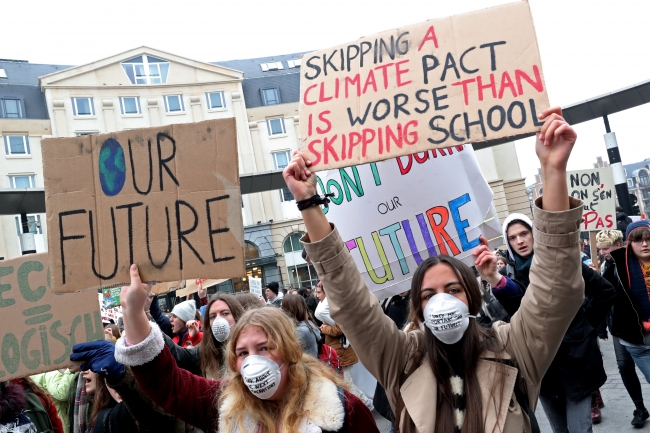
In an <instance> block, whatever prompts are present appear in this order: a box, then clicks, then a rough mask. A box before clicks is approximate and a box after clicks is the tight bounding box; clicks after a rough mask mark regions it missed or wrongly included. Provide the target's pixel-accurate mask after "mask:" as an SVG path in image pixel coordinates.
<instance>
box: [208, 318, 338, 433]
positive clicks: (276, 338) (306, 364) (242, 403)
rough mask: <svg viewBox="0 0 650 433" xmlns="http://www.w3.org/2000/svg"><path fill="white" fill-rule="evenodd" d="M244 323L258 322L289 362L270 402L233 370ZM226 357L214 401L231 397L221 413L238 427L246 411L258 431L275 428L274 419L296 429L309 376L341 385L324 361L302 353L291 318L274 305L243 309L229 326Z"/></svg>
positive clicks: (302, 414)
mask: <svg viewBox="0 0 650 433" xmlns="http://www.w3.org/2000/svg"><path fill="white" fill-rule="evenodd" d="M247 326H259V327H260V328H261V329H262V330H263V331H264V333H265V334H266V337H267V338H268V341H269V346H270V347H276V348H277V350H278V352H279V353H280V357H281V358H282V360H283V361H284V362H285V363H287V364H288V366H289V368H288V377H287V379H288V380H289V382H288V383H287V387H286V393H285V395H284V397H283V398H282V399H281V400H280V401H277V402H271V401H267V400H261V399H259V398H257V397H256V396H254V395H253V393H251V392H250V391H249V390H248V388H247V387H246V385H245V384H244V381H243V379H242V376H241V374H240V373H239V371H238V370H237V354H236V353H235V346H236V344H237V340H238V338H239V334H240V333H241V331H242V330H243V329H244V328H246V327H247ZM226 357H227V362H228V368H229V370H230V373H229V375H228V379H227V381H226V384H224V385H225V386H224V390H223V393H222V394H221V396H220V397H219V402H218V403H219V404H221V402H222V401H223V400H224V399H226V398H230V399H232V401H231V404H230V405H229V408H228V409H227V410H226V411H225V412H224V413H222V414H221V416H222V417H223V419H224V420H228V421H229V422H230V423H237V425H238V426H239V428H240V430H242V431H243V430H244V426H243V420H244V414H248V415H249V416H252V417H253V419H254V420H255V421H256V423H257V424H258V425H260V426H261V432H262V433H273V432H275V430H276V426H277V424H278V422H279V423H280V425H282V431H283V432H287V433H298V427H299V425H300V421H301V420H302V418H303V417H305V416H306V415H307V413H306V411H305V410H304V409H303V405H304V403H305V397H306V395H307V390H308V388H309V382H310V380H312V379H313V378H317V377H321V378H325V379H327V380H331V381H332V382H334V383H335V384H336V385H337V386H340V387H343V388H345V385H344V384H343V382H342V381H341V379H339V378H338V377H337V376H335V374H334V373H333V372H332V371H330V370H329V369H328V368H327V367H326V366H325V365H324V364H322V363H321V362H320V361H319V360H317V359H316V358H314V357H312V356H309V355H304V354H303V353H302V349H301V348H300V343H299V342H298V339H297V337H296V333H295V326H294V324H293V322H292V320H291V319H290V318H289V317H288V316H287V315H286V314H285V313H284V312H283V311H282V310H280V309H278V308H259V309H254V310H249V311H247V312H245V313H244V314H243V315H242V316H241V317H240V319H239V321H238V322H237V324H236V325H235V327H234V328H233V330H232V335H231V336H230V339H229V340H228V347H227V354H226ZM220 427H221V428H224V427H223V426H220Z"/></svg>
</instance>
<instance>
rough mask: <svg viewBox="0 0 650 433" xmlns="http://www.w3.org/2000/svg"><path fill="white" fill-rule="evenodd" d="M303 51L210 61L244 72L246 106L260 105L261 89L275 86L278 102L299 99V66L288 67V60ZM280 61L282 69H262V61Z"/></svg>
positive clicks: (243, 85)
mask: <svg viewBox="0 0 650 433" xmlns="http://www.w3.org/2000/svg"><path fill="white" fill-rule="evenodd" d="M302 54H304V53H293V54H284V55H281V56H270V57H258V58H255V59H244V60H229V61H225V62H212V64H214V65H219V66H225V67H227V68H231V69H236V70H238V71H242V72H243V73H244V81H243V82H242V89H243V91H244V101H246V108H255V107H261V106H263V105H264V104H263V103H262V93H261V89H264V88H270V87H276V88H277V89H278V90H279V92H280V103H282V104H286V103H289V102H298V101H299V100H300V68H289V64H288V63H287V61H288V60H293V59H299V58H300V56H302ZM268 62H282V66H283V67H284V69H279V70H275V71H266V72H265V71H263V70H262V67H261V66H260V65H261V64H262V63H268Z"/></svg>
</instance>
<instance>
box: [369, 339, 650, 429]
mask: <svg viewBox="0 0 650 433" xmlns="http://www.w3.org/2000/svg"><path fill="white" fill-rule="evenodd" d="M610 337H611V336H610ZM599 342H600V349H601V351H602V352H603V364H604V365H605V372H606V373H607V382H605V384H604V385H603V386H602V387H601V388H600V393H601V395H602V396H603V403H605V407H604V408H602V409H601V414H602V421H601V422H600V423H599V424H594V425H593V431H594V432H595V433H597V432H603V433H604V432H616V433H624V432H630V433H632V432H640V431H648V432H650V419H649V420H648V421H646V425H645V426H644V427H643V428H640V429H635V428H634V427H633V426H632V425H631V424H630V422H631V421H632V417H633V414H632V412H633V411H634V404H633V403H632V400H631V399H630V396H629V395H628V393H627V391H626V390H625V387H624V386H623V381H622V380H621V376H620V374H619V373H618V367H617V366H616V357H615V355H614V345H613V344H612V340H611V338H610V339H609V340H608V341H603V340H599ZM637 375H638V376H639V380H640V381H641V389H642V391H643V399H644V400H645V404H646V407H650V385H649V384H648V383H647V382H646V381H645V379H644V377H643V374H641V372H640V371H639V369H637ZM535 414H536V415H537V421H538V422H539V427H540V430H541V431H542V432H543V433H552V432H553V430H551V426H550V424H549V423H548V419H547V418H546V415H545V414H544V409H542V405H541V403H538V405H537V410H536V412H535ZM373 415H374V416H375V421H377V427H379V431H380V432H381V433H389V432H390V423H389V422H388V421H386V420H385V419H384V418H382V416H381V415H379V414H378V413H377V412H376V411H373Z"/></svg>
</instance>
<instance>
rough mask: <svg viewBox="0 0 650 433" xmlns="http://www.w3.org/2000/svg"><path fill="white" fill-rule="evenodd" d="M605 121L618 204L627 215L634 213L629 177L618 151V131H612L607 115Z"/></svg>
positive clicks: (606, 140)
mask: <svg viewBox="0 0 650 433" xmlns="http://www.w3.org/2000/svg"><path fill="white" fill-rule="evenodd" d="M603 121H604V122H605V131H607V134H605V135H604V137H605V147H607V157H608V158H609V165H610V167H612V171H613V172H614V184H615V185H616V197H618V204H620V205H621V207H622V208H623V211H624V212H625V213H626V214H627V215H632V203H631V202H630V191H628V189H627V179H626V177H625V171H624V170H623V163H622V162H621V154H620V153H619V151H618V143H617V142H616V133H614V132H612V131H611V129H610V128H609V120H608V119H607V115H604V116H603Z"/></svg>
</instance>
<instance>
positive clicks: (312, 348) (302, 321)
mask: <svg viewBox="0 0 650 433" xmlns="http://www.w3.org/2000/svg"><path fill="white" fill-rule="evenodd" d="M280 308H281V309H282V310H284V311H285V312H286V313H287V314H288V315H289V317H290V318H292V319H293V320H294V321H295V323H296V333H297V334H298V341H300V347H302V351H303V352H304V353H306V354H307V355H311V356H313V357H314V358H316V359H318V341H319V340H320V338H321V335H320V330H319V329H318V327H317V326H316V324H314V322H312V319H311V315H310V314H309V308H307V303H306V302H305V298H303V297H302V296H300V295H286V296H285V297H284V299H283V300H282V306H281V307H280Z"/></svg>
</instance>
